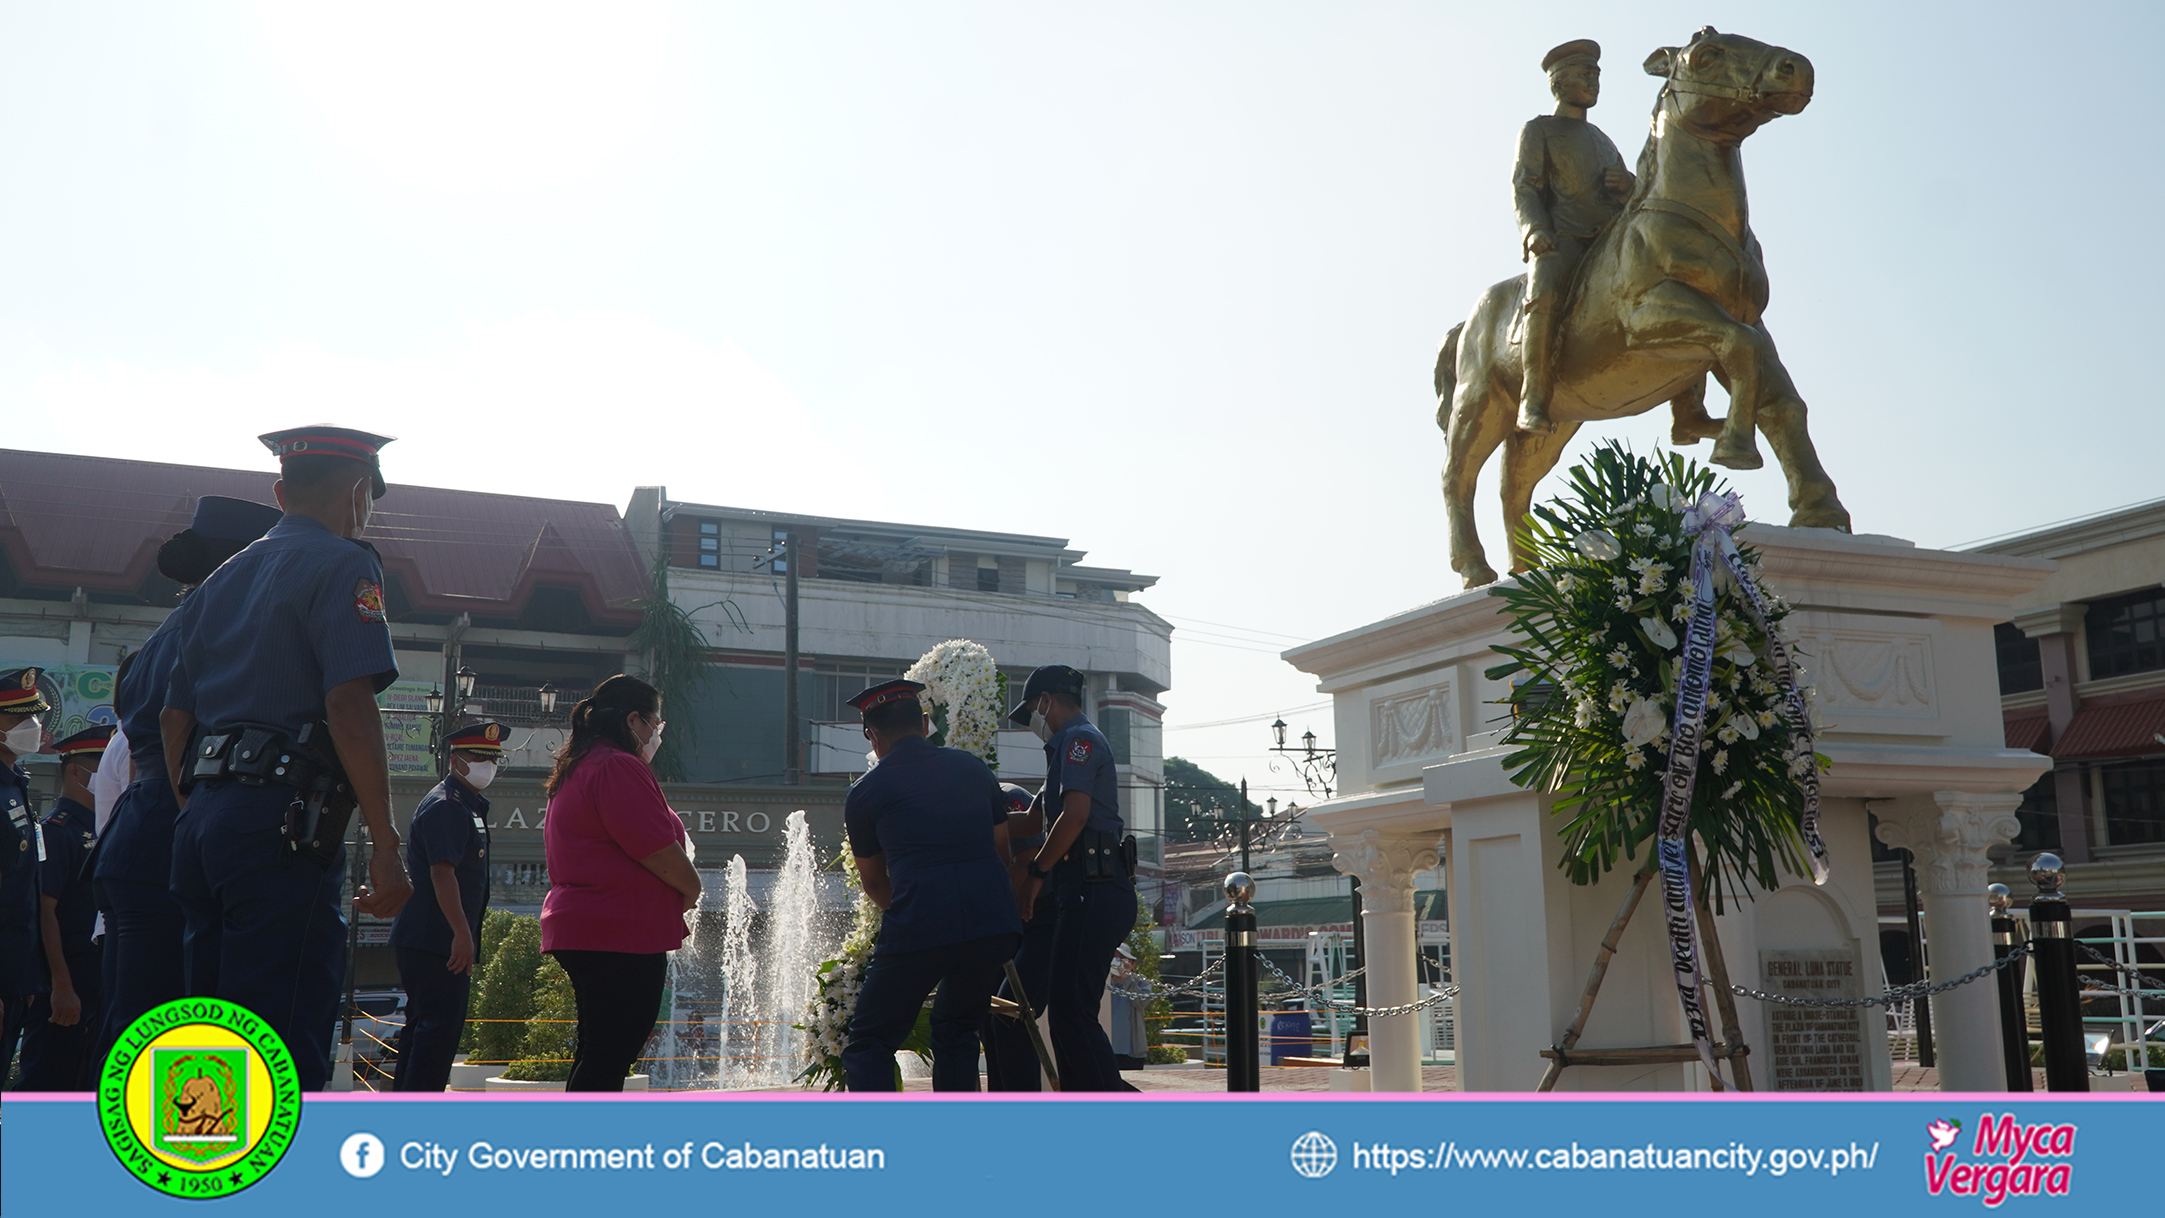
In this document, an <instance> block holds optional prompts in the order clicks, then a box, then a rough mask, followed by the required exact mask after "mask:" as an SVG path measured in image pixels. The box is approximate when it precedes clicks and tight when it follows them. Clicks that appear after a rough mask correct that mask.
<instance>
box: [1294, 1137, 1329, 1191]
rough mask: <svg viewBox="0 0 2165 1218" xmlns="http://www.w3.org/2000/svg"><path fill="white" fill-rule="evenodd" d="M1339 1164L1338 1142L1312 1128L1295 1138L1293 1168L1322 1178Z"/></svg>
mask: <svg viewBox="0 0 2165 1218" xmlns="http://www.w3.org/2000/svg"><path fill="white" fill-rule="evenodd" d="M1336 1166H1338V1144H1337V1143H1335V1142H1333V1141H1331V1140H1330V1139H1329V1138H1326V1137H1324V1136H1323V1135H1322V1134H1320V1133H1317V1132H1316V1131H1315V1130H1313V1129H1311V1130H1309V1131H1308V1132H1307V1133H1304V1134H1302V1135H1301V1136H1299V1137H1297V1138H1295V1139H1293V1170H1294V1171H1297V1172H1299V1173H1300V1174H1301V1175H1303V1176H1306V1177H1308V1178H1309V1179H1310V1180H1320V1179H1322V1178H1323V1177H1325V1176H1327V1175H1330V1174H1331V1169H1332V1168H1334V1167H1336Z"/></svg>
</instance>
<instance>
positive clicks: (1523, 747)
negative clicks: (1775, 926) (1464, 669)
mask: <svg viewBox="0 0 2165 1218" xmlns="http://www.w3.org/2000/svg"><path fill="white" fill-rule="evenodd" d="M1567 478H1568V481H1569V490H1568V492H1567V493H1566V494H1564V495H1562V496H1560V497H1558V498H1556V499H1553V500H1551V501H1549V502H1547V503H1544V504H1541V505H1538V506H1536V507H1535V508H1534V510H1533V513H1532V514H1531V515H1530V516H1529V517H1528V518H1527V519H1526V521H1525V526H1524V528H1523V529H1522V530H1521V533H1520V536H1521V538H1522V539H1523V544H1524V546H1525V549H1526V552H1527V553H1528V554H1529V555H1531V556H1532V557H1533V560H1534V561H1535V562H1536V563H1537V564H1538V565H1537V566H1536V567H1535V568H1534V569H1533V570H1530V571H1528V572H1526V573H1525V574H1523V575H1520V576H1519V577H1518V578H1517V579H1516V580H1515V581H1513V582H1509V583H1503V584H1498V585H1497V586H1496V587H1494V588H1493V589H1491V590H1490V595H1492V596H1495V597H1498V598H1499V599H1501V600H1502V601H1503V602H1504V613H1505V616H1507V617H1508V618H1509V619H1510V622H1511V628H1512V632H1513V633H1514V634H1516V635H1517V636H1518V642H1516V643H1515V644H1513V645H1510V646H1500V647H1498V648H1497V649H1496V650H1497V651H1498V652H1499V653H1501V654H1502V655H1504V656H1505V657H1506V662H1505V663H1502V664H1499V665H1496V666H1495V667H1493V668H1491V669H1489V670H1488V676H1489V677H1490V679H1492V680H1502V679H1506V678H1508V679H1510V680H1511V681H1512V693H1511V695H1510V697H1509V698H1508V699H1506V703H1507V704H1508V705H1509V707H1510V708H1511V726H1510V729H1509V730H1508V732H1507V733H1506V735H1505V737H1504V742H1505V743H1506V744H1507V745H1513V746H1516V748H1515V751H1513V752H1512V753H1511V754H1510V755H1509V756H1507V757H1506V758H1505V759H1504V765H1505V767H1506V768H1508V769H1509V770H1510V771H1511V780H1512V781H1513V782H1514V783H1516V784H1517V785H1519V786H1521V787H1525V788H1529V789H1534V790H1543V791H1550V792H1553V793H1555V795H1556V797H1557V798H1556V803H1555V813H1556V815H1557V816H1559V817H1561V818H1563V824H1562V825H1561V826H1560V827H1559V829H1558V833H1559V835H1560V836H1562V837H1563V838H1564V839H1565V843H1566V848H1565V852H1564V857H1563V861H1562V863H1561V866H1562V867H1563V869H1564V870H1565V872H1566V873H1567V874H1568V875H1569V876H1570V878H1571V881H1572V883H1574V884H1592V883H1595V882H1597V881H1599V880H1600V878H1601V877H1602V875H1604V874H1606V873H1607V872H1608V871H1609V870H1610V869H1611V868H1613V867H1615V866H1616V865H1617V861H1618V860H1619V859H1625V860H1635V859H1636V858H1637V857H1638V854H1639V850H1640V848H1641V847H1642V846H1645V845H1646V843H1647V841H1648V839H1650V838H1652V837H1653V836H1654V834H1655V830H1656V827H1657V824H1658V822H1659V820H1660V812H1661V792H1662V777H1663V774H1664V772H1665V770H1666V767H1667V764H1668V743H1669V726H1670V722H1671V718H1672V716H1673V715H1674V713H1675V709H1676V698H1675V690H1676V682H1677V666H1678V663H1679V640H1680V638H1681V637H1682V636H1683V634H1684V630H1685V624H1686V623H1687V622H1688V621H1689V620H1690V617H1691V614H1692V587H1691V551H1692V539H1691V538H1690V537H1689V536H1686V535H1685V532H1684V527H1683V512H1684V510H1685V509H1686V508H1687V507H1689V506H1691V505H1692V504H1693V503H1695V502H1697V501H1698V500H1699V498H1700V496H1702V495H1704V494H1706V493H1708V492H1720V491H1721V490H1723V489H1724V488H1723V487H1722V486H1719V485H1717V481H1716V478H1715V476H1714V473H1713V471H1711V470H1708V469H1706V468H1704V467H1702V466H1700V465H1698V464H1697V463H1696V462H1693V461H1690V460H1687V459H1685V458H1684V457H1681V456H1679V455H1677V454H1675V453H1657V454H1656V455H1655V457H1654V458H1652V459H1648V458H1644V457H1640V456H1636V455H1634V454H1633V453H1631V452H1629V451H1628V450H1626V449H1625V448H1624V447H1623V446H1621V445H1618V444H1613V443H1612V444H1605V445H1603V446H1601V447H1600V448H1598V449H1596V450H1595V451H1594V452H1593V453H1592V454H1591V455H1590V456H1589V457H1588V458H1587V460H1586V462H1585V463H1584V464H1581V465H1578V466H1574V467H1573V468H1572V469H1571V471H1570V472H1569V474H1568V475H1567ZM1739 549H1740V552H1741V553H1742V555H1743V557H1744V559H1745V562H1746V563H1747V565H1748V566H1749V568H1750V570H1751V577H1752V579H1754V580H1755V581H1756V580H1757V579H1758V578H1759V576H1758V562H1759V558H1758V555H1757V553H1756V552H1754V551H1753V550H1752V549H1751V548H1750V547H1749V546H1744V545H1741V544H1740V545H1739ZM1759 590H1760V595H1761V598H1762V600H1763V602H1764V603H1765V604H1766V605H1767V607H1768V615H1767V618H1768V623H1769V625H1770V626H1771V627H1772V628H1773V629H1776V630H1780V629H1781V628H1782V627H1781V622H1782V620H1783V619H1784V618H1786V617H1787V616H1788V615H1789V606H1788V604H1787V603H1786V602H1784V601H1783V600H1782V599H1781V598H1780V597H1778V596H1776V595H1774V594H1773V593H1772V592H1771V591H1769V590H1767V589H1766V588H1765V585H1764V584H1761V585H1759ZM1716 592H1717V597H1716V602H1715V611H1716V613H1717V615H1718V618H1717V622H1718V625H1717V633H1716V642H1715V660H1714V664H1713V673H1712V678H1713V679H1712V692H1711V695H1710V698H1709V702H1708V708H1707V716H1706V733H1705V739H1706V741H1707V745H1708V747H1707V748H1706V749H1705V751H1704V752H1703V753H1702V755H1701V760H1700V771H1699V776H1698V782H1697V787H1696V791H1695V793H1694V795H1693V800H1692V808H1691V821H1690V832H1691V834H1692V835H1694V836H1696V837H1697V838H1698V841H1699V844H1700V847H1701V848H1703V850H1704V855H1703V857H1704V858H1705V859H1706V860H1707V867H1706V879H1705V885H1706V889H1707V894H1706V895H1707V896H1708V897H1710V898H1711V899H1712V900H1713V902H1714V908H1715V909H1717V910H1719V909H1721V908H1722V904H1723V901H1724V900H1725V899H1727V900H1734V899H1736V898H1737V897H1739V896H1749V895H1750V894H1751V892H1752V891H1753V890H1754V889H1755V888H1756V889H1771V888H1774V887H1776V886H1777V885H1778V884H1779V883H1780V877H1779V873H1780V872H1781V871H1783V870H1787V871H1789V872H1791V873H1793V874H1804V873H1805V872H1806V867H1807V864H1806V861H1805V848H1804V839H1803V837H1802V835H1801V833H1800V830H1799V824H1800V818H1801V815H1802V803H1803V801H1802V798H1801V795H1800V792H1799V788H1798V783H1797V780H1798V778H1799V776H1800V775H1802V774H1803V773H1804V772H1805V770H1806V768H1807V767H1810V766H1814V765H1818V766H1822V767H1823V766H1824V765H1825V764H1826V762H1825V759H1824V758H1822V757H1818V756H1817V755H1816V754H1813V753H1811V752H1810V751H1809V750H1808V747H1807V746H1806V745H1805V744H1804V742H1802V741H1801V740H1798V739H1794V738H1793V733H1792V732H1791V730H1790V728H1789V726H1788V724H1787V723H1786V722H1785V721H1784V719H1783V718H1782V714H1781V699H1782V692H1781V689H1780V687H1779V682H1778V681H1777V680H1776V676H1775V672H1774V669H1773V667H1772V665H1771V664H1770V663H1769V662H1768V658H1767V640H1766V638H1765V636H1764V635H1763V634H1762V633H1761V632H1760V630H1759V628H1758V627H1757V626H1756V625H1754V624H1753V621H1752V615H1751V614H1750V612H1749V611H1748V609H1747V608H1746V606H1745V604H1744V602H1743V598H1742V595H1741V594H1740V593H1739V591H1738V589H1737V588H1736V587H1735V585H1734V583H1733V582H1732V581H1731V579H1730V577H1729V575H1728V573H1727V572H1726V570H1723V569H1720V568H1717V570H1716ZM1784 640H1785V641H1788V636H1787V634H1786V633H1785V634H1784ZM1791 650H1792V652H1794V650H1795V648H1794V643H1793V642H1792V643H1791ZM1804 672H1805V670H1804V667H1803V666H1802V665H1801V664H1800V665H1797V666H1796V673H1797V675H1798V676H1799V678H1800V680H1801V678H1802V677H1803V675H1804ZM1803 693H1804V696H1805V698H1806V702H1807V704H1809V703H1810V701H1811V698H1812V690H1811V689H1810V688H1809V686H1806V687H1805V688H1804V690H1803Z"/></svg>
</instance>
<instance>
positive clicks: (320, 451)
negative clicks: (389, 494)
mask: <svg viewBox="0 0 2165 1218" xmlns="http://www.w3.org/2000/svg"><path fill="white" fill-rule="evenodd" d="M396 438H397V437H395V436H379V435H376V434H374V433H373V432H366V431H355V430H354V429H353V428H351V427H322V426H318V427H289V428H287V429H286V430H284V431H273V432H269V433H266V434H264V435H260V436H257V437H256V439H258V440H261V441H263V446H264V447H265V448H268V449H270V450H271V453H272V455H274V456H276V457H277V458H278V462H279V464H281V465H283V464H285V462H286V461H287V460H288V459H290V458H293V457H342V458H344V459H345V460H348V461H358V462H360V463H361V464H363V465H365V466H367V467H368V471H369V473H371V474H373V475H375V479H374V481H373V482H372V483H371V485H370V488H369V489H370V492H371V493H372V494H373V495H374V497H375V498H378V499H381V498H383V492H384V485H383V466H382V465H381V464H380V463H379V462H378V461H377V459H376V453H377V452H378V450H380V449H382V448H383V446H384V445H386V444H389V443H390V442H391V441H392V440H394V439H396Z"/></svg>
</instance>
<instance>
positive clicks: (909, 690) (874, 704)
mask: <svg viewBox="0 0 2165 1218" xmlns="http://www.w3.org/2000/svg"><path fill="white" fill-rule="evenodd" d="M923 692H925V687H924V686H923V685H921V684H919V683H917V682H915V681H901V680H895V681H882V682H880V683H879V684H878V685H875V686H873V687H872V688H870V689H868V690H866V691H864V692H863V693H861V694H858V695H857V696H856V697H854V698H851V699H850V700H849V704H850V705H851V706H854V707H856V708H857V713H858V714H860V715H869V714H871V713H872V712H873V711H874V710H875V709H877V708H879V707H882V706H885V705H887V704H888V703H889V702H900V701H903V700H904V699H908V700H909V701H911V702H915V701H917V695H919V694H921V693H923Z"/></svg>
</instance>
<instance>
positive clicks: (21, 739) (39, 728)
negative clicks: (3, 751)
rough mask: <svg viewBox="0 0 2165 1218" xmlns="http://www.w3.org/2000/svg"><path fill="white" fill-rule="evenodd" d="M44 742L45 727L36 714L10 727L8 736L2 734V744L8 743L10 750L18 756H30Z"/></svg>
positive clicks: (0, 742) (0, 738)
mask: <svg viewBox="0 0 2165 1218" xmlns="http://www.w3.org/2000/svg"><path fill="white" fill-rule="evenodd" d="M44 743H45V728H44V726H43V725H41V724H40V723H39V722H38V717H37V716H36V715H32V716H31V717H29V718H28V719H25V720H23V721H22V722H21V723H18V724H16V725H15V726H14V727H11V728H9V729H8V733H7V735H6V736H0V744H5V745H7V747H8V751H9V752H10V753H13V754H15V755H16V756H17V757H28V756H30V755H31V754H33V753H35V752H37V751H38V746H39V745H42V744H44Z"/></svg>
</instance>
